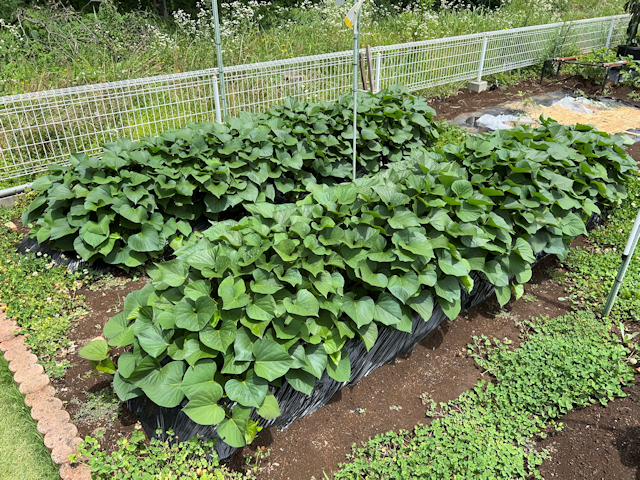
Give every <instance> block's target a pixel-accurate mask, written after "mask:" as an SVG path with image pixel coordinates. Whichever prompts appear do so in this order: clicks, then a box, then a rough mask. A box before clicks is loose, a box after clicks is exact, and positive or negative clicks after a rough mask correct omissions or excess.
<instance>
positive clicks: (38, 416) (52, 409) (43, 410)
mask: <svg viewBox="0 0 640 480" xmlns="http://www.w3.org/2000/svg"><path fill="white" fill-rule="evenodd" d="M61 409H62V400H60V399H59V398H56V397H42V398H39V399H38V400H36V401H35V402H34V403H33V407H31V418H33V419H34V420H44V419H45V418H49V417H51V416H54V415H55V414H56V412H59V411H60V410H61Z"/></svg>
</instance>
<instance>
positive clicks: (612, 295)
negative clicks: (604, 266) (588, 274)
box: [602, 211, 640, 317]
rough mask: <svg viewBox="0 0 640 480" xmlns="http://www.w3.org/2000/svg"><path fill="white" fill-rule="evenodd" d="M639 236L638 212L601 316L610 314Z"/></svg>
mask: <svg viewBox="0 0 640 480" xmlns="http://www.w3.org/2000/svg"><path fill="white" fill-rule="evenodd" d="M639 236H640V211H638V215H636V220H635V222H633V227H632V228H631V233H630V234H629V239H628V240H627V245H626V246H625V247H624V252H622V265H620V269H619V270H618V274H617V275H616V278H615V280H614V281H613V287H611V292H609V297H608V298H607V303H605V305H604V309H603V312H602V314H603V315H604V316H605V317H606V316H608V315H609V314H610V313H611V309H612V308H613V304H614V302H615V301H616V297H617V296H618V291H619V290H620V286H621V285H622V281H623V280H624V276H625V274H626V273H627V268H629V263H631V259H632V258H633V252H635V250H636V246H637V245H638V237H639Z"/></svg>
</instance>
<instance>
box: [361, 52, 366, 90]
mask: <svg viewBox="0 0 640 480" xmlns="http://www.w3.org/2000/svg"><path fill="white" fill-rule="evenodd" d="M366 71H367V69H366V68H365V66H364V55H363V54H362V53H361V54H360V80H362V89H363V90H367V77H366V73H365V72H366Z"/></svg>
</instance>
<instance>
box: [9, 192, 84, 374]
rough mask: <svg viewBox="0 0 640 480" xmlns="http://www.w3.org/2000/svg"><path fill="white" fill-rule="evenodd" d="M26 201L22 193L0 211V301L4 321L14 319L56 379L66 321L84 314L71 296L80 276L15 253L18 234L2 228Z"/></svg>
mask: <svg viewBox="0 0 640 480" xmlns="http://www.w3.org/2000/svg"><path fill="white" fill-rule="evenodd" d="M32 199H33V196H32V195H26V196H25V197H23V199H21V200H20V202H19V203H18V204H17V205H16V206H15V207H13V208H2V207H0V259H1V261H0V285H1V286H2V288H1V289H0V303H1V304H4V305H5V308H6V313H7V316H8V317H10V318H11V317H14V318H16V321H17V322H18V325H19V326H20V327H21V328H22V333H23V334H25V341H26V343H27V345H28V346H29V347H30V348H31V349H32V351H33V353H35V354H36V355H37V356H38V358H39V361H40V363H41V364H42V365H43V366H44V368H45V371H46V372H47V374H49V375H50V376H53V377H60V376H62V375H63V374H64V370H65V369H66V368H67V367H68V366H69V362H68V361H67V360H65V359H64V354H65V349H67V348H68V347H69V346H70V342H69V340H68V339H67V338H66V333H67V331H68V330H69V327H70V325H71V321H72V319H73V318H75V317H78V316H80V315H82V314H84V313H86V310H85V307H84V303H83V298H82V297H80V296H78V295H76V292H77V290H78V289H79V288H80V287H81V286H82V284H83V283H82V280H81V275H80V273H70V272H68V271H67V270H66V269H65V268H64V267H60V266H57V265H54V264H53V262H52V261H51V259H50V258H47V256H46V255H39V254H38V255H34V254H27V255H20V254H18V253H16V244H17V243H18V241H19V239H20V235H18V234H17V233H15V232H13V231H11V230H10V229H9V228H8V227H6V226H5V225H4V224H5V223H6V222H8V221H9V220H10V219H12V218H15V217H16V216H19V215H20V213H21V211H22V210H24V208H26V204H28V202H29V201H30V200H32Z"/></svg>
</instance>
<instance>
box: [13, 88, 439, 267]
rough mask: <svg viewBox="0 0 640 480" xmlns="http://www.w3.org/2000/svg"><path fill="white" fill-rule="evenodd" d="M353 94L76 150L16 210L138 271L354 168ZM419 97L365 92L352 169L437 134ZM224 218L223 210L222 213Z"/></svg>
mask: <svg viewBox="0 0 640 480" xmlns="http://www.w3.org/2000/svg"><path fill="white" fill-rule="evenodd" d="M352 108H353V99H352V98H351V97H350V96H343V97H341V98H340V99H339V100H337V101H335V102H320V103H300V102H298V101H296V100H294V99H288V100H286V101H285V104H284V105H283V106H277V107H273V108H272V109H271V110H269V111H268V112H267V113H262V114H255V115H254V114H249V113H243V114H241V115H240V117H239V118H229V120H228V123H227V124H225V125H220V124H216V123H203V124H191V125H189V126H187V127H185V128H183V129H180V130H173V131H169V132H166V133H164V134H162V135H160V136H159V137H154V138H146V139H143V140H141V141H140V142H131V141H128V140H121V141H119V142H117V143H114V144H109V145H106V146H105V147H104V151H103V155H102V157H101V158H89V157H87V156H86V155H75V156H73V157H72V158H71V166H69V167H59V166H54V167H52V169H51V173H50V174H49V175H47V176H43V177H41V178H39V179H38V180H36V182H34V184H33V188H34V189H36V190H40V191H41V193H40V195H39V196H38V197H36V199H35V200H34V201H33V202H32V203H31V205H30V206H29V208H28V209H27V211H26V212H25V213H24V215H23V217H22V220H23V222H24V223H25V224H26V223H29V222H35V225H34V226H33V228H32V229H31V233H30V234H31V236H32V237H35V238H37V240H38V242H45V241H47V242H49V243H50V244H51V246H52V247H53V248H54V249H55V250H64V251H71V250H75V252H77V253H78V254H79V255H80V256H81V257H82V258H83V259H84V260H87V261H89V262H94V261H95V260H97V259H104V261H106V262H107V263H110V264H113V265H120V266H127V267H135V266H138V265H141V264H142V263H144V262H145V261H146V260H147V259H148V258H149V257H151V258H157V257H158V256H159V255H160V254H161V253H162V252H163V250H164V247H165V244H166V242H169V243H170V244H171V245H172V247H179V246H180V244H181V240H182V238H183V237H184V236H187V235H189V234H190V233H191V231H192V227H193V226H194V224H197V223H198V220H200V219H202V218H204V217H206V218H208V219H212V220H219V219H223V218H229V217H235V218H240V217H242V216H244V215H245V214H246V211H245V209H246V208H247V207H248V206H250V205H252V204H254V203H260V202H271V203H283V202H287V201H296V200H299V199H300V198H301V197H303V196H304V195H305V194H306V190H305V185H306V184H308V183H315V182H317V183H325V184H329V185H331V184H334V183H336V182H340V181H344V180H345V179H349V178H350V177H351V175H352V142H353V120H352V118H353V113H352ZM434 114H435V112H434V110H433V109H432V108H430V107H429V106H428V105H427V102H426V100H425V99H424V98H419V97H412V96H409V95H408V94H407V92H406V90H405V89H401V88H397V87H396V88H392V89H389V90H385V91H383V92H381V93H378V94H376V95H362V96H361V101H360V103H359V106H358V132H359V138H358V159H359V162H360V169H361V170H362V171H364V172H375V171H377V170H378V169H379V168H380V166H381V165H384V164H386V163H388V162H394V161H398V160H402V159H403V158H410V157H411V156H412V155H415V152H416V151H420V150H423V149H424V148H425V147H428V146H430V145H431V144H432V143H433V141H434V138H436V137H437V136H438V131H437V129H436V127H435V125H434V123H433V121H432V118H433V115H434ZM225 216H226V217H225Z"/></svg>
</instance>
